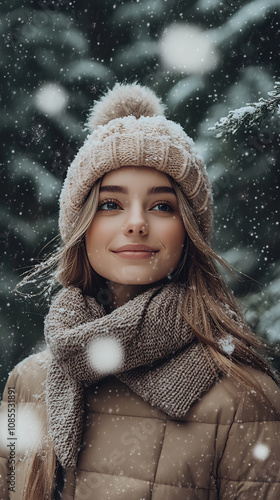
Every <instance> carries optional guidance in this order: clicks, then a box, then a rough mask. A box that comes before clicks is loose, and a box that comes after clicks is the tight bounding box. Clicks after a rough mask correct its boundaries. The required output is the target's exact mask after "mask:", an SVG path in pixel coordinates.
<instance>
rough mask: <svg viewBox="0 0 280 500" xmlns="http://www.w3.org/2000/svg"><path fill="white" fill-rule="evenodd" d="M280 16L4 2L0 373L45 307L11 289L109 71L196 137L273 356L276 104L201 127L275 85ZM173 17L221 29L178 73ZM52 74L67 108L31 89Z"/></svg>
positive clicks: (53, 223)
mask: <svg viewBox="0 0 280 500" xmlns="http://www.w3.org/2000/svg"><path fill="white" fill-rule="evenodd" d="M237 16H240V18H238V17H237ZM238 19H239V21H238ZM279 20H280V5H279V2H276V1H274V2H273V1H268V2H267V1H265V0H264V1H263V2H260V0H253V1H251V2H249V1H241V0H239V1H236V2H234V4H233V5H232V4H231V2H226V1H225V2H218V1H216V0H209V1H207V0H200V1H197V0H193V1H186V0H184V1H182V0H181V1H178V0H176V1H175V0H167V1H164V0H139V1H127V0H124V1H122V2H119V1H118V0H115V1H113V0H93V1H91V2H89V1H85V0H79V1H78V0H77V1H72V2H69V1H68V0H67V1H66V0H62V1H58V0H54V1H51V0H47V1H44V0H39V1H38V2H35V1H33V2H32V1H25V2H22V1H16V0H12V1H9V2H8V1H6V2H4V3H2V7H1V35H2V50H1V63H0V71H1V82H2V87H1V121H0V129H1V142H0V156H1V200H0V203H1V207H0V210H1V227H0V241H1V250H2V271H1V286H0V301H1V302H0V304H1V316H0V320H1V335H0V352H1V361H0V383H1V387H2V386H3V384H4V381H5V380H6V378H7V373H8V371H9V370H10V369H11V368H12V367H13V366H14V364H15V363H17V362H18V361H20V360H22V359H23V358H24V357H25V356H27V355H29V354H30V353H31V352H33V351H34V349H35V350H36V349H39V348H40V346H41V345H42V342H43V318H44V315H45V313H46V311H47V305H46V304H44V303H43V302H42V300H39V299H36V300H32V301H30V300H28V301H27V300H25V299H23V298H21V297H20V296H18V295H16V294H15V293H14V292H13V289H14V287H15V285H16V284H17V282H18V281H19V279H20V275H21V274H22V272H23V271H25V270H26V269H28V267H29V266H31V265H32V263H34V260H33V261H32V259H35V261H36V262H37V258H38V255H39V252H40V250H41V249H42V247H43V246H44V245H45V244H46V243H47V242H48V241H50V240H51V239H52V238H54V237H55V236H56V235H57V213H58V203H57V200H58V195H59V191H60V188H61V185H62V181H63V178H64V176H65V172H66V169H67V166H68V165H69V164H70V162H71V160H72V159H73V157H74V156H75V154H76V152H77V150H78V148H79V147H80V146H81V144H82V142H83V140H84V138H85V132H84V131H83V124H84V122H85V119H86V116H87V112H88V108H89V106H90V105H91V103H92V102H93V101H94V100H95V99H97V98H99V97H100V95H101V94H102V93H103V92H104V91H105V90H106V89H107V88H108V87H109V88H110V87H112V86H113V84H114V83H115V82H117V81H120V82H122V81H127V82H133V81H136V80H137V81H139V82H140V83H143V84H146V85H148V86H150V87H151V88H153V89H154V90H155V91H156V92H157V93H158V94H159V95H160V96H161V97H162V98H163V101H164V102H165V103H166V105H167V113H168V116H169V117H170V118H171V119H174V120H175V121H178V122H180V123H181V125H182V126H183V127H184V128H185V130H186V132H187V133H188V134H189V135H191V136H192V137H193V138H194V139H195V140H196V142H197V146H198V148H199V149H200V150H201V152H202V154H203V155H204V157H205V160H206V163H207V165H208V171H209V175H210V177H211V179H212V182H213V192H214V201H215V209H216V218H215V235H214V238H213V245H214V247H215V249H216V250H217V251H218V252H219V253H220V254H222V255H223V256H225V257H226V258H228V259H229V261H230V262H231V263H233V264H234V265H235V266H236V267H237V268H238V269H240V270H241V271H242V272H244V273H246V274H248V275H250V276H251V278H253V279H251V280H249V279H244V278H243V279H242V280H241V281H233V280H232V279H231V278H227V279H228V281H229V284H230V286H231V288H232V289H233V290H234V291H235V293H236V294H237V295H238V296H239V297H240V298H241V300H242V301H243V303H244V305H245V306H246V307H247V313H246V314H247V319H248V321H250V323H251V324H252V326H253V328H254V329H255V331H256V332H257V334H258V335H261V336H262V337H263V338H265V340H267V341H269V342H270V343H271V344H272V345H273V354H274V355H273V359H274V363H275V365H276V366H278V367H279V355H278V352H279V342H280V333H279V330H280V311H279V299H280V265H279V259H280V255H279V244H280V241H279V240H280V238H279V225H278V224H279V115H277V114H275V115H274V116H268V117H267V118H266V119H264V120H263V122H262V123H261V125H260V126H258V127H255V128H254V129H252V130H249V129H247V130H242V131H240V132H239V133H238V135H236V136H232V138H230V139H228V140H227V141H226V142H223V141H222V140H221V139H219V140H218V139H215V138H214V137H213V133H210V132H209V131H208V128H209V127H210V126H211V125H213V124H214V123H215V122H216V121H217V120H219V118H220V117H221V116H226V115H227V113H228V111H229V110H230V109H235V108H239V107H241V106H244V105H245V104H246V103H247V102H252V101H257V100H258V99H259V98H260V97H265V96H266V95H267V92H268V91H270V90H272V88H273V85H274V83H275V81H277V79H278V78H279V54H278V50H276V48H277V47H279V45H280V32H279ZM245 21H246V22H245ZM177 22H187V23H191V24H195V25H199V26H200V27H201V28H203V29H205V30H210V31H211V33H212V35H213V37H214V39H215V37H216V40H215V41H216V46H217V51H218V54H219V61H218V64H217V66H216V68H215V69H214V70H213V71H211V72H208V73H205V74H202V75H187V74H185V73H181V72H176V71H172V70H170V69H169V70H167V69H166V68H165V67H164V66H163V64H162V61H161V57H160V51H159V47H160V39H161V35H162V33H163V32H164V30H165V29H166V28H167V27H168V26H170V25H171V24H172V23H177ZM48 82H49V83H56V84H58V85H60V86H61V87H62V88H63V89H64V90H65V92H66V93H67V97H68V104H67V108H66V109H65V110H64V111H63V112H61V113H60V114H57V115H52V116H47V115H46V114H44V113H43V112H42V111H40V110H39V109H38V107H36V105H35V100H34V96H35V94H36V92H37V90H38V89H39V88H40V87H41V86H42V85H43V84H45V83H48ZM39 259H40V257H39Z"/></svg>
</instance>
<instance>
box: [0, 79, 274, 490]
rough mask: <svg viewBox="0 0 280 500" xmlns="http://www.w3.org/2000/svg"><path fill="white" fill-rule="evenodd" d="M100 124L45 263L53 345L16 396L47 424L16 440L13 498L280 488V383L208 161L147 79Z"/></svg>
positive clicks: (6, 456) (70, 181) (22, 369)
mask: <svg viewBox="0 0 280 500" xmlns="http://www.w3.org/2000/svg"><path fill="white" fill-rule="evenodd" d="M89 127H90V130H91V132H90V133H89V136H88V138H87V140H86V142H85V144H84V145H83V147H82V148H81V150H80V151H79V153H78V155H77V156H76V158H75V159H74V161H73V163H72V165H71V166H70V168H69V170H68V173H67V177H66V180H65V183H64V186H63V189H62V193H61V197H60V219H59V223H60V233H61V238H62V244H61V248H60V249H59V251H58V252H57V253H56V255H55V256H52V257H51V259H50V260H49V261H48V262H47V263H45V266H50V267H51V269H52V270H53V268H54V271H53V279H54V281H56V282H59V283H60V284H61V285H62V289H61V290H60V291H59V293H58V294H57V295H56V297H55V298H54V300H53V302H52V304H51V307H50V311H49V313H48V315H47V318H46V321H45V337H46V343H47V349H46V350H45V351H44V352H42V353H39V354H36V355H32V356H30V357H29V358H27V359H26V360H24V361H23V362H22V363H20V364H19V365H18V366H17V367H16V368H15V369H14V370H13V371H12V373H11V375H10V378H9V380H8V382H7V385H6V389H5V393H4V398H3V404H2V415H4V414H5V415H7V414H8V415H9V414H10V424H11V425H13V423H12V420H13V419H11V412H12V408H14V413H15V417H16V419H15V422H16V424H15V426H16V425H17V422H18V423H19V424H20V419H21V418H24V419H25V421H29V422H31V423H34V426H35V424H36V426H37V425H38V423H39V432H38V437H37V438H36V440H35V441H34V440H33V441H32V440H31V437H32V436H30V441H32V442H31V443H29V442H28V440H27V444H26V445H25V446H23V445H22V444H21V443H22V442H23V441H22V436H20V433H19V432H18V434H17V431H16V429H15V432H16V436H17V438H18V442H17V443H16V442H15V447H16V452H15V453H14V454H13V453H12V452H11V450H12V447H11V446H10V447H9V446H8V444H9V443H10V442H12V440H8V438H9V437H11V436H8V435H7V436H6V434H5V439H6V442H5V444H4V442H3V441H4V438H3V439H2V443H1V445H2V446H1V447H2V457H3V458H2V459H1V462H0V466H1V477H0V482H1V488H2V490H1V495H2V496H1V499H3V500H4V499H5V500H6V499H8V498H11V499H17V500H18V499H28V500H30V499H32V500H38V499H52V498H62V499H63V500H69V499H75V500H78V499H79V500H82V499H97V500H105V499H106V500H140V499H142V500H144V499H145V500H148V499H149V500H150V499H152V500H175V499H176V500H186V499H188V500H191V499H201V500H203V499H205V500H206V499H210V500H214V499H223V500H231V499H232V500H233V499H244V500H245V499H246V500H247V499H252V498H258V500H260V499H261V500H267V499H269V500H278V499H279V498H280V484H279V482H280V458H279V452H278V449H279V437H280V423H279V414H280V398H279V396H280V390H279V387H278V384H277V380H276V376H275V375H274V374H273V372H272V370H271V368H270V366H269V365H268V364H267V363H266V361H265V359H264V357H263V356H261V355H260V354H259V353H258V351H261V350H262V345H261V342H260V341H259V340H258V339H257V338H256V337H255V336H254V335H253V334H252V333H251V332H250V330H249V327H248V326H247V325H246V323H245V321H244V319H243V317H242V313H241V311H240V309H239V307H238V304H237V303H236V301H235V299H234V297H233V296H232V294H231V292H230V290H229V289H228V288H227V286H226V285H225V283H224V282H223V280H222V278H221V276H220V275H219V273H218V271H217V269H216V266H215V261H218V262H220V263H221V264H223V265H225V266H226V264H225V263H224V262H223V260H222V259H220V258H219V257H218V256H217V254H216V253H215V252H214V251H213V249H212V248H211V246H210V238H211V232H212V217H213V214H212V199H211V190H210V186H209V181H208V177H207V173H206V170H205V167H204V163H203V160H202V159H201V157H200V156H199V155H198V154H197V153H196V151H195V149H194V145H193V141H192V140H191V139H190V138H189V137H188V136H187V135H186V134H185V133H184V131H183V130H182V128H181V127H180V126H179V125H178V124H176V123H174V122H172V121H170V120H168V119H166V118H165V116H164V111H163V106H162V104H161V103H160V101H159V99H158V98H157V97H156V96H155V94H154V93H153V92H152V91H151V90H149V89H147V88H145V87H141V86H140V85H138V84H132V85H116V86H115V87H114V88H113V90H111V91H109V92H108V93H107V94H106V95H105V96H104V97H103V98H102V99H101V100H100V101H99V102H97V103H96V104H95V105H94V107H93V109H92V112H91V115H90V118H89ZM35 273H36V271H35ZM27 279H28V278H27ZM9 412H10V413H9ZM2 421H3V420H2ZM8 424H9V419H8V422H6V423H5V426H6V427H5V429H9V427H8ZM21 428H24V426H23V427H21ZM31 434H32V433H31ZM11 453H12V455H11ZM12 466H13V469H12V468H11V467H12Z"/></svg>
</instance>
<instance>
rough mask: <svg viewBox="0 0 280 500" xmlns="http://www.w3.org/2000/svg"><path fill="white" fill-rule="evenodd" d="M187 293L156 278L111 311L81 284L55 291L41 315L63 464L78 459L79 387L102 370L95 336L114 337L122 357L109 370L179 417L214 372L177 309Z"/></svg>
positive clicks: (53, 428) (52, 417)
mask: <svg viewBox="0 0 280 500" xmlns="http://www.w3.org/2000/svg"><path fill="white" fill-rule="evenodd" d="M185 294H186V288H185V286H184V285H181V284H175V283H169V284H166V285H164V286H157V287H154V288H150V289H149V290H148V291H145V292H144V293H142V294H140V295H138V296H137V297H135V298H134V299H132V300H130V301H129V302H127V303H126V304H125V305H123V306H121V307H118V308H117V309H115V310H114V311H113V312H111V313H110V314H106V312H105V309H104V307H103V306H102V305H100V304H99V303H98V302H97V301H96V300H95V299H94V298H93V297H87V296H83V294H82V292H81V290H80V289H79V288H74V287H68V288H64V289H62V290H61V291H60V292H59V294H58V295H57V296H56V298H55V299H54V301H53V303H52V305H51V307H50V311H49V314H48V315H47V317H46V320H45V338H46V341H47V344H48V346H49V348H50V351H51V354H52V355H51V359H50V363H49V367H48V374H47V383H46V404H47V411H48V418H49V429H50V436H51V438H52V440H53V443H54V449H55V452H56V456H57V458H58V460H59V461H60V463H61V464H62V466H64V467H73V466H75V465H76V462H77V457H78V452H79V446H80V443H81V439H82V433H83V420H84V389H85V387H86V386H88V385H90V384H93V383H95V382H97V381H98V380H101V379H102V378H104V376H105V375H104V373H102V370H101V371H100V369H96V367H95V364H94V362H93V359H94V345H95V344H94V342H96V340H100V339H108V338H110V339H112V340H113V341H117V342H118V343H119V346H120V348H121V351H122V363H121V364H120V365H118V364H117V365H116V366H114V368H113V369H112V372H113V373H114V375H115V376H116V377H117V378H118V379H119V380H120V381H122V382H124V383H125V384H127V385H128V386H129V387H130V388H131V389H132V391H134V392H135V393H137V394H138V395H139V396H141V397H142V398H143V399H144V400H145V401H147V402H149V403H150V404H151V405H153V406H156V407H158V408H159V409H161V410H162V411H164V412H166V413H167V414H168V415H169V416H171V417H173V418H181V417H183V416H184V415H185V414H186V413H187V411H188V409H189V408H190V406H191V404H192V403H193V402H194V401H196V400H197V399H198V398H199V397H200V396H201V394H202V393H203V392H205V391H206V390H208V389H209V388H210V386H211V385H212V384H213V383H214V382H215V381H216V380H217V378H218V372H217V369H216V367H215V365H214V362H213V360H212V359H211V357H210V355H209V354H208V353H207V350H206V348H205V347H203V346H202V345H201V344H200V343H198V341H197V340H196V337H195V336H194V334H193V333H192V331H191V329H190V327H189V325H188V324H187V322H186V319H185V318H184V316H183V314H182V310H183V306H184V301H185ZM92 354H93V357H92ZM109 372H110V370H109V371H107V373H106V376H107V375H108V374H109Z"/></svg>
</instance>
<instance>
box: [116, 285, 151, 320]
mask: <svg viewBox="0 0 280 500" xmlns="http://www.w3.org/2000/svg"><path fill="white" fill-rule="evenodd" d="M107 286H108V290H109V291H110V292H111V294H112V301H110V304H108V311H109V312H110V311H113V310H114V309H116V308H117V307H120V306H122V305H124V304H126V303H127V302H128V301H129V300H131V299H133V298H134V297H136V296H137V295H139V294H140V293H143V292H144V291H145V290H147V288H148V285H121V284H119V283H114V282H112V281H109V282H107Z"/></svg>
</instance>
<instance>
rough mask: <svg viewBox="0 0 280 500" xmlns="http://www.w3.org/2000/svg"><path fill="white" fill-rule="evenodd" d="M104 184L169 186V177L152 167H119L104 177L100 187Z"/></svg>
mask: <svg viewBox="0 0 280 500" xmlns="http://www.w3.org/2000/svg"><path fill="white" fill-rule="evenodd" d="M105 184H121V185H123V186H124V185H125V186H127V185H131V186H133V187H135V186H137V185H139V186H140V185H146V186H150V185H152V186H157V185H160V186H171V182H170V180H169V177H168V176H167V175H166V174H165V173H163V172H159V171H158V170H156V169H155V168H152V167H120V168H118V169H117V170H112V171H111V172H108V174H105V175H104V177H103V179H102V182H101V186H103V185H105Z"/></svg>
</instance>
